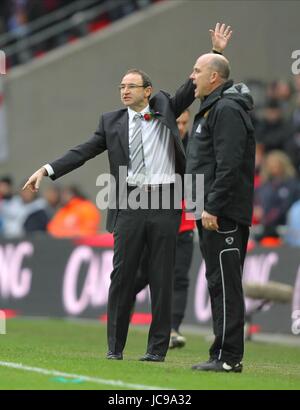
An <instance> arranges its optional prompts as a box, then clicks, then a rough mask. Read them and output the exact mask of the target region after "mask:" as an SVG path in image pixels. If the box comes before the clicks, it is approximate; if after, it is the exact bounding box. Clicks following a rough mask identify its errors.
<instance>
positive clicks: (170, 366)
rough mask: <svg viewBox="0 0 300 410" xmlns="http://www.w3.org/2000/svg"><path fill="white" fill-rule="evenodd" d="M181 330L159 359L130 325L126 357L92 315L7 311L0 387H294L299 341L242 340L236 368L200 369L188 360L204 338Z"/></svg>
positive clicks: (204, 347) (202, 347)
mask: <svg viewBox="0 0 300 410" xmlns="http://www.w3.org/2000/svg"><path fill="white" fill-rule="evenodd" d="M186 336H187V340H188V342H187V345H186V347H185V348H183V349H181V350H179V349H174V350H171V351H169V352H168V355H167V358H166V361H165V362H164V363H145V362H139V361H138V358H139V357H140V356H142V355H143V354H144V353H145V347H146V340H147V330H146V329H144V328H130V331H129V336H128V341H127V345H126V349H125V352H124V360H123V361H110V360H107V359H105V354H106V327H105V326H103V325H102V324H99V323H98V322H84V321H80V322H72V321H65V320H52V319H51V320H50V319H48V320H42V319H36V320H29V319H12V320H9V321H8V322H7V334H6V335H0V347H1V349H0V389H9V390H12V389H52V390H59V389H64V390H74V389H75V390H78V389H84V390H85V389H98V390H114V389H116V390H117V389H122V390H124V389H128V390H135V389H137V390H138V389H143V388H145V389H146V388H151V387H157V388H159V389H162V388H167V389H182V390H185V389H191V390H202V389H205V390H207V389H222V390H223V389H226V390H229V389H232V390H233V389H254V390H257V389H297V390H298V389H300V347H291V346H284V345H277V344H270V343H261V342H260V343H258V342H247V343H246V346H245V347H246V349H245V358H244V372H243V373H242V374H232V373H230V374H224V373H203V372H197V371H192V370H191V369H190V368H191V366H192V365H193V364H195V363H197V362H199V361H203V360H206V359H207V351H208V347H209V342H207V341H205V340H204V339H203V338H202V337H201V336H200V335H199V336H197V335H189V334H187V335H186ZM16 366H17V368H16ZM57 372H61V373H57Z"/></svg>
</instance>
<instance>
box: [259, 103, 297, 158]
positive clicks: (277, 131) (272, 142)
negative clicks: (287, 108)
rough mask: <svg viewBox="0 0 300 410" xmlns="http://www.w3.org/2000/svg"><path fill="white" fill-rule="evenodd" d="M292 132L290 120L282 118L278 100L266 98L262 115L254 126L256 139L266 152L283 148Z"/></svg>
mask: <svg viewBox="0 0 300 410" xmlns="http://www.w3.org/2000/svg"><path fill="white" fill-rule="evenodd" d="M292 132H293V129H292V125H291V122H290V121H288V120H286V119H285V118H284V112H283V109H282V107H281V105H280V102H279V101H278V100H274V99H273V100H268V102H267V104H266V107H265V110H264V117H263V119H262V121H260V122H259V123H258V124H257V127H256V132H255V136H256V141H257V142H258V143H259V144H263V146H264V150H265V152H266V153H267V152H269V151H271V150H274V149H280V150H284V148H285V145H286V143H287V141H288V140H289V139H290V138H291V135H292Z"/></svg>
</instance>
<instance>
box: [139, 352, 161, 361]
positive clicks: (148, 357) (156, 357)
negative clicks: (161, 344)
mask: <svg viewBox="0 0 300 410" xmlns="http://www.w3.org/2000/svg"><path fill="white" fill-rule="evenodd" d="M139 360H140V361H141V362H164V361H165V356H160V355H159V354H151V353H146V354H145V355H144V356H143V357H141V358H140V359H139Z"/></svg>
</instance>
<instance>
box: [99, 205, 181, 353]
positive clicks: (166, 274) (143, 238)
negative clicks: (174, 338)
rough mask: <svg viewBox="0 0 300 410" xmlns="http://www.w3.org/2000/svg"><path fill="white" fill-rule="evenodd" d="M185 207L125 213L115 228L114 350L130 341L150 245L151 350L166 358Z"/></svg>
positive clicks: (111, 315) (111, 345) (111, 322)
mask: <svg viewBox="0 0 300 410" xmlns="http://www.w3.org/2000/svg"><path fill="white" fill-rule="evenodd" d="M180 219H181V209H136V210H132V209H125V210H119V213H118V217H117V221H116V227H115V230H114V258H113V271H112V273H111V284H110V288H109V297H108V326H107V336H108V348H109V350H110V351H112V352H114V353H117V352H122V351H123V349H124V347H125V343H126V338H127V333H128V327H129V321H130V313H131V307H132V300H133V298H134V291H135V280H136V276H137V272H138V267H139V264H140V259H141V256H142V252H143V250H144V248H145V246H147V247H148V249H149V263H150V264H151V266H152V268H153V269H151V274H150V275H149V285H150V294H151V310H152V323H151V326H150V330H149V335H148V345H147V352H148V353H152V354H159V355H162V356H165V355H166V352H167V350H168V345H169V339H170V330H171V303H172V287H173V270H174V264H175V250H176V235H177V232H178V228H179V224H180Z"/></svg>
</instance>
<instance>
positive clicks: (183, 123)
mask: <svg viewBox="0 0 300 410" xmlns="http://www.w3.org/2000/svg"><path fill="white" fill-rule="evenodd" d="M189 120H190V114H189V112H188V111H185V112H183V113H182V114H181V116H180V117H178V118H177V120H176V122H177V126H178V129H179V134H180V137H181V139H182V138H183V137H184V136H185V134H186V133H187V132H188V129H189Z"/></svg>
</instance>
